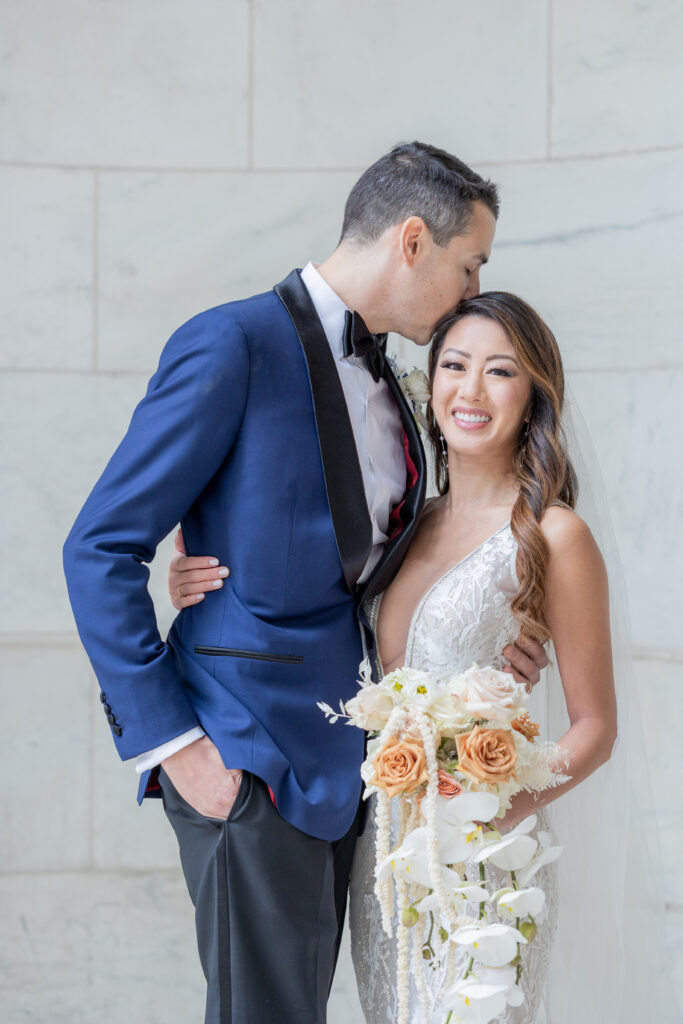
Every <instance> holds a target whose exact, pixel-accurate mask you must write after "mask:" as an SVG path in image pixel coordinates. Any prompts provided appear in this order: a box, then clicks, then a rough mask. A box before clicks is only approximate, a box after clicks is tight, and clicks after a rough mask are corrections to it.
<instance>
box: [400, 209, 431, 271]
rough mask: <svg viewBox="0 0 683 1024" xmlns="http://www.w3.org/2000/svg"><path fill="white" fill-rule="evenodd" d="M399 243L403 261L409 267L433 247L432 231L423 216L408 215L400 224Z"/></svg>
mask: <svg viewBox="0 0 683 1024" xmlns="http://www.w3.org/2000/svg"><path fill="white" fill-rule="evenodd" d="M398 245H399V252H400V256H401V262H402V263H404V264H405V266H407V267H412V266H415V264H416V263H419V262H420V261H421V260H423V259H424V257H425V256H426V255H427V253H428V252H429V251H430V250H431V249H432V247H433V245H434V242H433V241H432V233H431V231H430V230H429V228H428V227H427V225H426V224H425V222H424V221H423V219H422V217H408V219H407V220H404V221H403V223H402V224H400V225H399V232H398Z"/></svg>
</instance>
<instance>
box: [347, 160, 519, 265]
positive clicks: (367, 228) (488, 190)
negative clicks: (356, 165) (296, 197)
mask: <svg viewBox="0 0 683 1024" xmlns="http://www.w3.org/2000/svg"><path fill="white" fill-rule="evenodd" d="M477 201H479V202H482V203H484V204H485V205H486V206H488V208H489V210H490V211H491V213H492V214H493V215H494V217H496V218H497V217H498V210H499V201H498V188H497V186H496V185H494V184H493V182H492V181H487V180H486V179H485V178H482V177H481V175H480V174H477V173H476V171H473V170H472V169H471V168H470V167H468V166H467V164H464V163H463V162H462V160H458V158H457V156H452V155H451V154H450V153H447V152H446V151H445V150H443V149H437V148H436V146H429V145H428V144H427V143H425V142H406V143H402V144H401V145H398V146H394V148H393V149H392V150H391V152H389V153H387V154H386V155H385V156H383V157H380V159H379V160H377V161H376V163H374V164H373V165H372V166H371V167H368V169H367V171H364V172H363V174H362V175H361V176H360V178H359V179H358V181H357V182H356V184H355V185H354V186H353V188H352V189H351V192H350V194H349V198H348V199H347V200H346V207H345V209H344V224H343V226H342V233H341V239H340V241H347V240H353V241H355V242H360V243H361V244H362V243H364V242H374V241H375V240H376V239H377V238H379V237H380V235H382V234H384V232H385V231H386V230H387V228H390V227H391V226H392V225H393V224H400V223H401V221H404V220H407V218H408V217H422V219H423V221H424V222H425V224H426V225H427V227H428V228H429V230H430V232H431V235H432V238H433V239H434V241H435V242H436V244H437V245H441V246H443V245H447V244H448V242H450V240H451V238H453V237H454V236H455V235H462V234H465V232H466V231H467V228H468V226H469V223H470V220H471V217H472V206H473V204H474V203H475V202H477Z"/></svg>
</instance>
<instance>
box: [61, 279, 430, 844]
mask: <svg viewBox="0 0 683 1024" xmlns="http://www.w3.org/2000/svg"><path fill="white" fill-rule="evenodd" d="M385 379H386V381H387V383H388V385H389V387H390V388H391V391H392V393H393V395H394V397H395V400H396V402H397V405H398V408H399V410H400V414H401V418H402V423H403V429H404V434H405V447H406V457H407V459H408V462H409V465H410V474H409V484H408V490H407V493H406V495H405V498H404V500H403V502H402V503H401V505H400V507H399V508H398V509H397V510H395V513H394V516H393V520H394V526H395V532H394V536H393V537H392V538H391V540H390V541H389V543H388V544H387V545H386V546H385V551H384V555H383V557H382V559H381V560H380V562H379V564H378V565H377V567H376V568H375V570H374V572H373V573H372V575H371V577H370V579H369V580H368V581H367V584H366V585H365V586H364V587H363V588H359V587H358V586H357V580H358V577H359V575H360V574H361V572H362V569H363V566H364V564H365V561H366V558H367V556H368V553H369V551H370V548H371V546H372V528H371V523H370V518H369V514H368V509H367V503H366V500H365V493H364V489H363V481H362V476H361V471H360V466H359V463H358V456H357V452H356V447H355V443H354V438H353V433H352V430H351V425H350V422H349V417H348V412H347V407H346V403H345V400H344V395H343V392H342V389H341V384H340V382H339V376H338V373H337V370H336V366H335V364H334V359H333V357H332V354H331V352H330V348H329V345H328V343H327V339H326V337H325V334H324V332H323V328H322V325H321V323H320V320H319V319H318V317H317V314H316V312H315V308H314V306H313V304H312V302H311V300H310V297H309V295H308V292H307V290H306V288H305V286H304V284H303V282H302V281H301V278H300V275H299V272H298V271H292V273H291V274H290V275H289V276H288V277H287V278H286V280H285V281H283V282H282V283H281V284H280V285H277V286H276V287H275V289H274V290H272V291H270V292H267V293H265V294H263V295H257V296H254V297H253V298H249V299H246V300H244V301H240V302H232V303H228V304H226V305H223V306H218V307H216V308H215V309H210V310H208V311H207V312H204V313H201V314H199V315H198V316H196V317H194V318H193V319H192V320H190V321H189V322H188V323H186V324H184V325H183V326H182V327H181V328H180V329H179V330H178V331H176V333H175V334H174V335H173V336H172V337H171V339H170V340H169V342H168V343H167V345H166V346H165V348H164V350H163V352H162V355H161V358H160V361H159V367H158V369H157V371H156V373H155V374H154V376H153V377H152V378H151V380H150V382H149V385H148V388H147V392H146V394H145V396H144V398H143V399H142V401H141V402H140V404H139V405H138V406H137V408H136V409H135V412H134V413H133V417H132V419H131V423H130V426H129V428H128V431H127V433H126V435H125V437H124V438H123V440H122V442H121V444H120V445H119V447H118V448H117V449H116V451H115V452H114V455H113V456H112V458H111V460H110V462H109V463H108V465H107V467H106V468H105V470H104V472H103V474H102V476H101V477H100V479H99V480H98V481H97V483H96V484H95V487H94V488H93V491H92V493H91V494H90V496H89V497H88V499H87V501H86V503H85V505H84V506H83V508H82V510H81V512H80V514H79V516H78V518H77V520H76V522H75V524H74V526H73V528H72V530H71V532H70V534H69V536H68V538H67V540H66V543H65V545H64V569H65V574H66V579H67V584H68V589H69V597H70V600H71V604H72V607H73V611H74V615H75V618H76V623H77V626H78V631H79V634H80V637H81V639H82V642H83V644H84V646H85V648H86V650H87V652H88V655H89V657H90V660H91V662H92V665H93V668H94V670H95V673H96V675H97V678H98V681H99V683H100V686H101V689H102V693H101V700H102V706H103V709H104V711H105V714H106V715H107V718H108V721H109V724H110V726H111V729H112V734H113V738H114V741H115V743H116V746H117V748H118V751H119V754H120V756H121V757H122V758H123V759H127V758H132V757H135V756H136V755H138V754H140V753H142V752H144V751H146V750H150V749H152V748H153V747H156V746H158V745H159V744H161V743H164V742H166V741H167V740H170V739H172V738H173V737H175V736H178V735H179V734H181V733H183V732H185V731H186V730H188V729H190V728H192V727H193V726H196V725H198V724H199V725H201V726H202V727H203V728H204V729H205V731H206V733H207V734H208V735H209V736H210V738H211V739H212V740H213V742H214V743H215V744H216V746H217V747H218V750H219V751H220V754H221V757H222V759H223V761H224V763H225V765H226V766H227V767H229V768H242V769H246V770H247V771H250V772H253V773H255V774H257V775H259V776H260V777H261V778H262V779H263V780H264V781H265V782H266V783H267V784H268V785H269V786H270V787H271V789H272V791H273V793H274V796H275V800H276V803H277V807H278V810H279V811H280V813H281V814H282V815H283V817H284V818H286V819H287V820H288V821H290V822H291V823H292V824H293V825H295V826H297V827H298V828H300V829H301V830H303V831H304V832H307V833H309V834H310V835H313V836H317V837H319V838H322V839H327V840H333V839H337V838H339V837H340V836H342V835H343V834H344V833H345V832H346V831H347V829H348V828H349V826H350V825H351V822H352V819H353V817H354V814H355V811H356V809H357V806H358V799H359V795H360V789H361V780H360V776H359V774H358V769H359V766H360V763H361V761H362V759H363V750H364V734H363V732H362V731H361V730H359V729H355V728H352V727H348V726H345V725H343V724H341V723H337V724H336V725H334V726H332V725H330V724H329V723H328V721H327V720H326V719H325V718H324V716H323V715H322V713H321V712H320V710H319V709H318V707H317V706H316V705H317V702H318V701H326V702H327V703H329V704H331V705H332V706H333V707H336V706H337V704H338V702H339V700H340V699H342V700H346V699H348V698H349V697H351V696H352V695H353V694H354V693H355V692H356V689H357V684H356V680H357V678H358V665H359V662H360V661H361V658H362V656H363V651H362V640H361V631H362V630H363V629H365V630H366V633H367V636H366V640H367V642H368V644H369V645H372V644H373V642H374V639H373V637H372V635H371V634H370V633H369V631H368V630H367V623H366V622H365V621H364V619H363V615H362V612H361V611H360V600H361V599H362V598H363V597H365V596H371V595H372V594H373V593H377V592H378V591H379V590H380V589H382V588H383V587H384V586H385V585H386V584H387V583H388V581H389V580H390V579H391V578H392V576H393V575H394V574H395V572H396V569H397V568H398V565H399V564H400V561H401V559H402V557H403V554H404V553H405V550H406V547H407V544H408V542H409V540H410V536H411V534H412V532H413V530H414V527H415V524H416V517H417V514H418V512H419V509H420V507H421V505H422V501H423V497H424V481H425V466H424V455H423V451H422V447H421V445H420V440H419V436H418V433H417V430H416V428H415V422H414V419H413V416H412V414H411V411H410V409H409V407H408V406H407V404H406V402H405V400H404V398H403V395H402V393H401V391H400V388H399V387H398V384H397V383H396V380H395V378H394V376H393V375H392V373H391V370H390V368H389V367H387V368H386V369H385ZM178 522H180V524H181V527H182V531H183V537H184V541H185V547H186V551H187V552H188V554H193V553H204V552H211V553H212V554H214V555H216V556H217V557H218V558H220V560H221V563H222V564H225V565H229V566H230V567H231V574H230V576H229V577H228V578H227V580H226V581H225V584H224V586H223V588H222V589H221V590H220V592H217V593H216V594H214V595H212V596H211V597H210V598H207V600H205V601H203V602H201V603H200V604H198V605H196V606H194V607H192V608H187V609H185V610H184V611H182V612H181V613H180V614H179V615H178V616H177V618H176V619H175V621H174V623H173V626H172V628H171V630H170V632H169V635H168V638H167V640H166V642H163V641H162V640H161V637H160V635H159V632H158V629H157V624H156V617H155V614H154V608H153V604H152V600H151V598H150V596H149V593H148V590H147V581H148V577H149V572H148V569H147V566H146V563H148V562H150V561H151V560H152V558H153V557H154V554H155V551H156V548H157V545H158V544H159V542H160V541H161V540H162V539H163V538H164V537H165V536H166V535H167V534H168V533H169V532H170V531H171V530H172V529H173V527H174V526H175V525H176V524H177V523H178ZM153 782H154V778H153V776H152V778H151V779H150V776H149V773H146V774H145V775H143V776H142V777H141V782H140V792H139V800H140V801H141V800H142V798H143V796H144V795H146V793H148V792H151V789H152V788H153Z"/></svg>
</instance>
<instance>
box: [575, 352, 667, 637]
mask: <svg viewBox="0 0 683 1024" xmlns="http://www.w3.org/2000/svg"><path fill="white" fill-rule="evenodd" d="M571 385H572V388H573V392H574V394H575V396H576V401H577V403H578V406H579V408H580V409H581V411H582V413H583V417H584V419H585V421H586V424H587V426H588V429H589V431H590V435H591V437H592V442H593V444H594V446H595V449H596V451H597V456H598V459H599V463H600V468H601V473H602V477H603V480H604V487H605V491H606V494H607V500H608V502H609V507H610V512H611V516H612V519H613V522H614V528H615V533H616V539H617V544H618V546H619V551H620V557H621V562H622V566H623V573H624V577H625V582H626V591H627V596H628V601H629V605H630V614H631V629H632V635H633V641H634V644H635V645H636V646H638V647H644V648H659V649H664V650H672V651H678V652H681V651H683V647H682V646H681V630H680V614H679V609H680V596H681V591H680V580H681V577H682V576H683V538H682V536H681V529H680V524H681V520H682V518H683V478H682V477H681V474H680V471H679V469H678V462H677V458H678V438H680V437H681V434H682V433H683V408H682V407H681V405H680V403H679V400H678V396H679V395H680V392H681V388H682V387H683V369H676V370H673V369H672V370H648V371H643V372H638V373H623V374H619V373H612V372H602V371H601V372H595V373H581V374H574V375H572V376H571Z"/></svg>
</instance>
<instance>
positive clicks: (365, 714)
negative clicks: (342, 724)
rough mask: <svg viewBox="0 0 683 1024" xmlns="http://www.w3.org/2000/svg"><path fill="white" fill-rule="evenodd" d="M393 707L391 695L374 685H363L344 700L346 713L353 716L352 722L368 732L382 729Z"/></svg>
mask: <svg viewBox="0 0 683 1024" xmlns="http://www.w3.org/2000/svg"><path fill="white" fill-rule="evenodd" d="M393 708H394V702H393V700H392V699H391V697H390V696H389V695H388V694H386V693H384V692H383V691H382V690H380V688H379V687H378V686H375V685H371V686H364V687H363V689H362V690H359V691H358V693H357V694H356V696H355V697H352V698H351V700H349V701H347V702H346V713H347V714H349V715H352V716H353V718H354V723H353V724H354V725H357V726H358V727H359V728H360V729H366V730H367V731H368V732H374V731H375V730H376V729H383V728H384V726H385V725H386V724H387V722H388V721H389V715H390V714H391V712H392V711H393Z"/></svg>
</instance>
